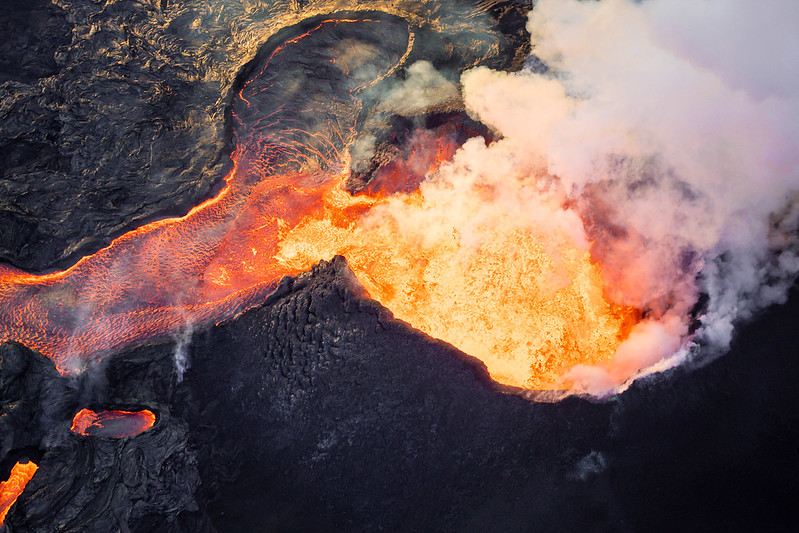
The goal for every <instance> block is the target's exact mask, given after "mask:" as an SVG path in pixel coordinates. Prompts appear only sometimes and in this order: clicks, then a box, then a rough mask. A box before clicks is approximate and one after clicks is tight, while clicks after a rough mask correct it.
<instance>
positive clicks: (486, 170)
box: [423, 0, 799, 393]
mask: <svg viewBox="0 0 799 533" xmlns="http://www.w3.org/2000/svg"><path fill="white" fill-rule="evenodd" d="M797 27H799V4H794V3H790V2H782V1H780V0H768V1H764V2H758V3H757V4H752V3H751V2H745V1H744V0H724V1H721V0H711V1H706V2H702V3H701V5H700V4H697V3H696V2H689V1H687V0H676V1H675V0H668V1H666V0H649V1H645V2H641V3H634V2H632V1H629V0H603V1H601V2H579V1H576V0H540V1H539V2H537V4H536V6H535V9H534V10H533V11H532V13H531V14H530V18H529V22H528V30H529V31H530V33H531V35H532V45H533V49H532V53H533V54H534V55H535V56H536V58H537V59H540V61H543V63H545V64H546V65H547V66H548V67H549V68H548V69H541V68H536V69H535V71H534V70H533V69H527V70H523V71H521V72H517V73H505V72H498V71H492V70H489V69H488V68H485V67H480V68H477V69H473V70H471V71H468V72H466V73H465V74H464V75H463V77H462V85H463V97H464V101H465V103H466V106H467V109H468V110H469V112H470V113H472V114H473V115H474V116H475V117H476V118H478V119H479V120H481V121H483V122H484V123H486V124H488V125H490V126H491V127H493V128H495V129H496V130H497V131H498V132H499V133H501V135H502V136H503V138H502V140H500V141H498V142H496V143H494V144H492V145H491V146H489V147H485V146H483V145H482V143H474V142H470V143H467V145H465V146H464V148H463V149H462V150H461V151H460V152H459V153H458V154H457V155H456V158H455V161H454V162H453V164H452V165H450V166H448V167H445V168H444V169H442V171H441V172H439V173H438V175H436V176H432V177H431V178H429V180H428V183H426V184H424V186H423V187H424V188H423V192H424V193H425V196H429V195H431V194H432V189H435V188H439V189H442V190H444V189H446V190H449V191H450V193H451V191H452V190H453V188H454V187H457V185H456V183H463V182H479V183H490V184H492V186H496V185H497V184H500V183H501V184H503V185H502V186H503V187H505V188H507V187H517V188H518V191H522V190H523V189H525V190H526V188H529V187H530V184H531V182H530V179H531V178H530V177H535V178H534V183H535V184H536V186H537V187H539V189H542V190H543V189H545V190H546V192H545V194H544V195H545V196H546V197H547V198H549V199H550V200H549V201H539V202H535V203H530V204H528V210H529V213H528V214H527V217H528V218H529V219H538V220H540V221H546V222H541V223H539V224H538V231H548V230H549V229H550V228H552V227H555V226H557V227H558V228H559V230H560V234H561V235H563V234H570V235H572V238H573V239H574V242H575V245H576V246H578V247H584V246H585V243H587V242H588V243H592V244H591V251H592V254H593V256H594V257H595V258H596V259H598V260H600V261H601V263H602V268H603V278H604V279H605V281H606V286H607V287H608V291H609V294H608V297H609V298H610V299H611V300H612V301H614V302H615V303H619V304H628V305H634V306H636V307H638V308H639V309H643V310H644V311H645V319H644V320H643V321H642V322H640V323H639V324H638V325H637V326H636V327H635V328H634V329H633V331H632V332H631V334H630V335H629V338H628V339H627V340H626V341H625V342H624V343H622V344H621V346H620V347H619V348H618V350H617V352H616V354H615V356H614V359H613V362H612V364H611V365H606V366H602V367H599V366H577V367H574V368H573V369H572V370H571V371H570V372H569V374H568V375H567V378H568V379H571V380H574V381H575V382H576V383H577V384H578V387H580V388H582V389H584V390H587V391H590V392H593V393H602V392H603V391H607V390H608V389H611V388H615V387H619V386H621V385H622V384H623V383H624V382H625V381H626V380H628V379H629V378H630V377H631V376H634V375H635V374H636V373H638V372H639V371H641V370H643V369H647V368H649V369H650V370H651V369H658V368H663V367H664V366H668V365H669V364H671V363H673V362H674V361H676V360H679V359H682V358H684V357H686V356H689V355H690V353H691V350H690V348H691V345H692V343H693V342H695V341H697V340H699V341H701V342H702V343H703V345H705V346H706V348H705V349H703V350H702V353H720V352H721V351H723V349H724V348H726V347H727V346H728V344H729V342H730V341H731V338H732V331H733V325H734V324H735V323H736V321H738V320H741V319H746V318H748V317H749V316H751V314H752V313H754V312H755V311H757V310H758V309H760V308H762V307H763V306H766V305H770V304H773V303H777V302H781V301H783V300H784V298H785V296H786V293H787V289H788V288H789V287H790V286H791V284H792V283H793V280H794V279H795V276H796V274H797V272H799V257H798V256H797V240H796V223H797V218H798V217H797V208H796V198H797V196H796V194H795V191H796V189H797V185H799V150H797V149H796V148H797V146H799V123H798V122H797V121H796V117H797V116H799V96H797V95H799V90H797V89H799V71H797V69H796V68H795V66H796V65H799V34H797V32H796V28H797ZM528 64H531V65H540V62H538V61H536V60H533V61H529V62H528ZM542 71H543V72H542ZM453 169H456V170H457V171H454V170H453ZM520 177H521V178H520ZM523 196H524V195H523V194H522V195H520V194H512V195H511V194H499V195H496V196H495V200H494V201H495V202H504V201H507V202H508V209H510V210H515V209H516V208H517V207H518V206H516V205H513V204H512V203H511V202H512V201H510V200H507V199H509V198H519V197H523ZM552 199H556V200H558V201H557V202H553V201H551V200H552ZM513 201H515V200H513ZM564 206H565V207H564ZM564 209H566V210H567V211H569V212H572V213H576V214H579V218H580V219H581V220H582V222H579V220H577V217H570V216H568V215H567V214H564V212H563V210H564ZM575 220H577V222H576V223H575ZM428 227H429V226H428ZM701 293H704V294H706V295H707V297H708V299H707V304H706V305H704V306H703V308H702V310H701V311H700V315H699V320H700V323H699V327H698V329H697V330H696V331H695V332H694V333H693V334H689V325H690V321H691V313H692V309H694V308H695V306H696V304H697V302H698V301H699V298H700V294H701ZM672 356H673V357H672ZM653 365H654V366H653Z"/></svg>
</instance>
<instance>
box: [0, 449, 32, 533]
mask: <svg viewBox="0 0 799 533" xmlns="http://www.w3.org/2000/svg"><path fill="white" fill-rule="evenodd" d="M38 469H39V467H38V466H37V465H36V463H34V462H33V461H28V462H27V463H17V464H15V465H14V466H13V468H11V475H10V476H8V480H6V481H3V482H2V483H0V528H2V527H3V522H5V519H6V515H7V514H8V511H9V510H10V509H11V506H13V505H14V503H15V502H16V501H17V498H19V495H20V494H22V491H23V490H25V486H26V485H27V484H28V481H30V480H31V478H32V477H33V474H35V473H36V470H38Z"/></svg>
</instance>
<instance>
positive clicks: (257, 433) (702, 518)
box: [0, 0, 799, 532]
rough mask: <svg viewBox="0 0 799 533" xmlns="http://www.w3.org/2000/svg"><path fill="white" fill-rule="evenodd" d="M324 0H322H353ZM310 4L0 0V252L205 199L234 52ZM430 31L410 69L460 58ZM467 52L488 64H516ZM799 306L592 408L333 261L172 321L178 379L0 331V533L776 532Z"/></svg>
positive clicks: (237, 63)
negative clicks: (58, 360) (87, 420)
mask: <svg viewBox="0 0 799 533" xmlns="http://www.w3.org/2000/svg"><path fill="white" fill-rule="evenodd" d="M245 4H246V5H245ZM344 4H345V3H342V4H341V5H339V4H336V5H335V6H334V7H336V8H342V9H343V8H344V7H346V8H348V9H354V8H359V9H362V8H363V5H361V4H360V3H350V4H352V5H350V4H347V5H344ZM356 4H357V5H356ZM374 4H375V3H372V4H370V5H369V6H368V8H369V9H372V8H374V9H377V8H379V7H381V6H379V5H378V6H375V5H374ZM438 4H444V3H430V4H426V3H424V2H422V3H414V4H409V6H410V7H407V6H406V7H402V8H401V9H405V10H406V11H405V12H403V13H405V15H406V16H407V17H410V18H412V17H411V15H413V16H416V17H419V18H420V19H421V18H423V17H428V18H430V19H434V18H436V17H439V19H438V20H439V26H440V27H443V28H445V29H446V28H447V27H449V31H450V32H451V33H452V32H454V33H457V30H458V28H459V26H458V24H457V23H456V22H457V21H460V20H464V16H465V15H464V13H465V14H471V15H469V16H474V17H475V19H476V17H477V16H476V15H474V12H473V10H472V7H471V6H470V5H468V4H467V3H465V2H454V3H453V4H452V5H449V4H447V5H446V6H444V7H441V6H439V5H438ZM222 6H224V8H222ZM444 8H446V10H448V11H447V12H446V13H445V12H444V11H446V10H445V9H444ZM517 8H518V9H520V10H521V11H523V8H524V6H521V7H519V6H516V7H514V6H509V5H507V4H499V5H497V6H494V7H493V8H492V11H491V13H490V14H491V16H492V17H494V19H499V20H500V26H501V27H502V28H501V29H502V31H504V32H505V33H507V34H508V35H518V34H517V33H515V32H517V31H521V30H520V28H523V19H519V16H518V15H519V13H520V12H521V11H514V10H515V9H517ZM398 9H400V8H398ZM401 9H400V10H401ZM459 9H460V11H458V10H459ZM414 10H415V11H414ZM436 10H438V11H436ZM329 11H331V6H330V5H329V3H314V2H286V3H280V2H272V3H267V2H263V3H258V2H253V3H244V2H242V3H241V4H238V3H229V2H216V3H215V2H210V3H208V5H207V6H204V5H202V4H201V3H199V2H172V1H163V0H162V1H160V2H141V3H133V2H121V1H120V2H113V1H110V2H105V3H97V2H93V1H90V0H76V1H71V2H60V1H56V2H54V3H48V2H44V1H29V2H24V3H23V2H14V3H13V5H11V6H10V7H9V8H8V12H9V13H10V15H9V16H8V17H7V18H6V19H5V20H4V21H3V22H2V23H0V28H1V31H2V37H1V38H0V49H2V60H1V61H0V117H2V118H0V128H1V129H0V168H2V169H3V175H2V179H0V258H1V259H2V260H3V261H4V262H7V263H10V264H13V265H16V266H21V267H24V268H27V269H31V270H46V269H51V268H63V267H65V266H68V265H70V264H72V263H73V262H74V261H75V259H77V258H78V257H80V256H82V255H85V254H86V253H91V252H93V251H95V250H96V249H98V248H99V247H101V246H103V245H104V244H106V243H107V242H108V241H109V240H110V239H111V238H113V237H114V236H116V235H119V234H120V233H122V232H124V231H125V230H127V229H130V228H133V227H136V226H138V225H140V224H141V223H142V222H144V221H147V220H151V219H154V218H158V217H162V216H165V215H174V214H180V213H183V212H185V211H186V210H187V209H188V208H189V207H190V206H192V205H194V204H196V203H197V202H198V201H200V200H201V199H202V198H205V197H207V196H208V195H209V194H210V193H211V192H212V191H213V190H214V187H215V186H216V185H217V184H218V183H219V180H220V179H221V178H222V176H223V175H224V172H225V169H226V168H227V167H228V165H229V155H230V150H231V147H232V145H231V143H232V133H231V128H232V126H231V124H230V118H229V117H228V118H227V119H226V115H225V111H226V110H227V109H229V106H230V105H231V102H232V95H231V93H232V92H234V91H235V88H236V83H237V81H236V80H237V76H241V75H242V73H244V72H245V71H246V69H245V70H242V69H243V65H246V64H247V62H248V61H249V60H250V59H252V58H255V59H256V63H257V57H256V55H257V54H256V52H257V50H258V49H259V47H260V46H261V45H263V43H265V42H267V41H268V39H269V36H271V35H273V34H274V33H275V32H276V31H277V30H278V29H279V28H281V27H283V26H287V25H289V23H290V22H291V23H293V22H297V21H299V20H302V19H309V18H312V17H314V16H317V15H318V14H320V13H323V12H329ZM403 13H399V15H402V14H403ZM409 13H410V14H409ZM447 16H449V17H451V19H452V20H449V19H447ZM292 17H294V18H292ZM469 20H471V19H469ZM480 20H482V19H480ZM519 20H522V26H519ZM472 22H474V21H473V20H472ZM447 24H449V26H447ZM444 33H446V31H445V32H444ZM483 36H484V37H485V35H483ZM471 37H472V35H467V36H466V37H465V38H464V39H465V40H464V42H468V41H469V39H471ZM427 39H428V42H427V43H426V44H425V43H422V45H420V47H419V50H422V51H425V52H424V54H427V55H424V54H422V52H418V53H419V54H420V55H419V56H418V57H416V59H428V60H431V61H432V62H433V63H434V64H436V66H437V67H442V68H443V67H446V66H449V67H451V68H453V69H454V70H458V69H461V68H464V67H465V66H468V65H469V64H470V63H472V62H474V61H476V60H477V59H478V58H476V57H469V56H468V54H466V55H464V50H461V51H460V52H458V53H450V54H449V55H446V56H445V57H436V56H435V55H432V56H431V55H430V54H432V53H433V51H435V50H437V49H439V46H438V45H439V44H441V42H440V41H441V40H442V39H443V40H444V41H446V39H444V38H442V37H441V34H440V33H439V32H431V33H430V34H427ZM447 39H450V40H451V38H450V37H447ZM509 39H510V41H513V39H512V38H509ZM488 41H489V42H491V41H490V39H489V40H488ZM458 42H459V41H457V40H455V41H454V44H452V43H451V44H452V50H456V51H457V50H458V48H457V43H458ZM445 48H446V47H445ZM468 50H469V49H468V48H467V49H466V51H467V52H468ZM481 50H482V49H479V48H478V49H477V51H478V52H480V53H481V54H483V55H482V56H481V57H482V61H484V62H485V63H486V64H489V65H492V66H496V67H502V68H511V67H512V66H513V65H518V62H519V58H523V57H524V55H525V54H521V55H518V56H514V57H510V58H505V59H501V58H497V57H496V56H491V50H492V49H491V47H490V46H488V47H487V48H486V49H485V50H484V51H483V52H485V53H483V52H481ZM477 55H480V54H477ZM412 59H413V58H412ZM502 61H504V63H502ZM239 81H240V80H239ZM367 107H368V106H367ZM439 111H440V110H439ZM445 111H447V112H453V113H456V114H457V113H458V110H457V109H447V110H445ZM359 120H360V123H361V124H368V125H369V127H373V128H374V131H375V133H376V134H377V135H376V136H377V141H378V142H377V152H376V154H377V156H381V154H383V153H384V152H385V151H386V150H389V149H390V148H391V143H390V142H388V141H386V139H390V138H391V135H393V134H394V133H395V132H396V128H395V127H394V126H393V124H396V123H397V122H402V123H404V122H403V121H405V122H407V121H410V123H411V124H416V123H418V122H420V121H423V120H424V116H423V115H413V116H409V117H405V118H403V119H402V120H400V119H397V118H396V116H395V117H394V118H392V117H389V116H380V117H377V118H374V117H372V118H371V122H370V121H369V120H367V118H365V117H360V118H359ZM381 128H382V129H381ZM383 141H386V142H388V144H386V143H385V142H383ZM381 143H382V144H381ZM370 164H371V165H373V166H374V165H375V164H376V163H375V162H374V161H371V162H370ZM797 313H799V294H797V292H796V291H794V293H793V294H792V296H791V298H790V299H789V302H788V303H787V304H786V305H784V306H781V307H777V308H773V309H771V310H769V311H767V312H766V313H764V314H763V315H762V316H760V317H759V318H758V319H757V320H756V321H755V322H753V323H751V324H748V325H745V326H744V327H742V328H741V329H740V330H739V333H738V337H737V340H736V342H735V344H734V347H733V349H732V351H731V353H729V354H727V355H725V356H723V357H721V358H719V359H716V360H715V361H713V362H712V363H710V364H708V365H707V366H705V367H703V368H699V369H693V368H687V367H681V368H677V369H674V370H671V371H669V372H666V373H664V374H662V375H656V376H652V377H650V378H647V379H645V380H639V381H638V382H635V383H634V384H633V385H632V387H631V388H630V389H629V390H627V391H626V392H624V393H623V394H621V395H619V396H616V397H614V398H611V399H608V400H605V401H602V402H596V401H590V400H588V399H581V398H574V397H573V398H569V399H566V400H564V401H561V402H557V403H536V402H531V401H530V400H528V399H526V398H523V397H521V396H519V395H516V394H512V393H509V392H508V391H506V390H500V389H499V387H498V386H496V385H495V384H494V383H493V382H491V381H490V379H489V378H488V377H487V374H486V372H485V369H484V368H483V366H482V364H481V363H479V361H476V360H474V359H472V358H470V357H469V356H467V355H465V354H462V353H460V352H458V351H457V350H455V349H453V348H452V347H450V346H449V345H446V344H444V343H442V342H439V341H436V340H434V339H431V338H430V337H427V336H426V335H423V334H421V333H419V332H417V331H415V330H413V329H411V328H410V327H409V326H407V325H406V324H404V323H401V322H398V321H396V320H394V319H393V318H392V317H391V315H390V313H389V312H388V311H387V310H385V309H384V308H382V307H381V306H380V305H378V304H377V303H375V302H373V301H371V300H369V299H367V298H365V297H364V296H363V295H362V291H361V289H360V287H359V285H358V284H357V281H355V280H354V278H353V276H352V274H351V272H350V271H349V269H348V267H347V266H346V263H345V261H343V260H342V259H340V258H337V259H335V260H334V261H333V262H331V263H323V264H321V265H320V266H318V267H316V268H315V269H314V270H313V271H312V272H310V273H306V274H303V275H301V276H299V277H298V278H297V279H294V280H288V279H287V280H285V281H284V282H283V283H282V284H281V286H280V288H279V290H278V291H277V292H276V293H275V294H274V295H273V296H271V297H270V298H269V299H268V300H267V301H266V302H265V303H264V304H263V305H262V306H260V307H258V308H256V309H253V310H250V311H249V312H247V313H245V314H243V315H242V316H240V317H238V318H236V319H234V320H230V321H228V322H226V323H224V324H221V325H218V326H215V327H212V328H209V329H207V330H203V331H197V332H195V334H194V335H193V337H192V339H191V342H190V344H189V359H190V362H191V367H190V368H189V370H188V371H187V372H186V373H185V374H184V375H183V379H182V381H179V380H178V376H177V374H176V370H175V365H174V361H173V356H174V353H175V351H176V349H177V347H176V345H175V343H164V344H157V345H150V346H143V347H140V348H137V349H134V350H131V351H128V352H126V353H123V354H118V355H116V356H114V357H112V358H109V359H108V360H106V362H105V363H104V364H103V365H101V366H100V367H98V368H96V369H94V370H92V371H90V372H87V373H85V374H83V375H82V376H81V377H79V378H69V379H65V378H62V377H60V376H58V374H57V373H56V371H55V369H54V368H53V365H52V363H51V362H50V361H49V360H47V359H45V358H43V357H42V356H40V355H38V354H35V353H33V352H31V351H29V350H28V349H26V348H25V347H23V346H20V345H18V344H15V343H5V344H3V345H2V346H0V479H5V477H6V476H7V474H8V472H9V471H10V468H11V466H12V465H13V463H14V462H15V461H16V460H18V459H20V458H23V457H27V458H30V459H33V460H34V461H36V462H37V464H38V465H39V466H40V469H39V471H38V472H37V473H36V475H35V476H34V478H33V479H32V481H31V482H30V483H29V485H28V487H27V489H26V491H25V493H24V494H23V495H22V496H21V497H20V499H19V500H18V502H17V503H16V505H15V507H14V508H13V509H12V511H11V512H10V514H9V516H8V518H7V520H6V526H7V527H6V529H7V531H12V532H27V531H35V532H50V531H74V532H78V531H97V532H107V531H134V532H145V531H185V532H195V531H220V532H222V531H224V532H227V531H365V530H366V531H371V530H386V531H441V530H448V531H652V530H656V531H657V530H668V531H671V530H677V529H680V530H688V531H692V530H696V531H708V530H710V531H714V530H729V529H734V530H752V529H755V530H764V529H765V530H787V529H789V528H791V526H793V525H794V522H795V517H794V516H792V514H793V513H792V507H793V504H794V502H795V501H796V499H797V497H799V489H797V482H796V479H797V476H798V475H799V446H798V445H797V443H799V435H797V428H799V414H797V413H799V409H797V407H799V390H797V388H796V387H795V384H796V383H797V382H798V378H799V367H797V365H796V364H795V363H794V361H793V358H794V357H795V354H796V348H795V347H796V346H797V345H799V330H797V328H796V327H794V325H795V323H796V316H798V315H797ZM84 407H86V408H93V409H97V410H99V409H114V408H116V409H141V408H147V409H151V410H152V411H154V412H156V413H157V415H158V420H157V422H156V426H155V427H154V428H153V429H152V430H150V431H148V432H145V433H143V434H141V435H138V436H135V437H129V438H124V439H119V440H114V439H98V438H92V437H83V436H77V435H74V434H72V433H71V432H70V431H69V426H70V423H71V419H72V416H73V415H74V414H75V412H77V411H78V410H79V409H81V408H84Z"/></svg>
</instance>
